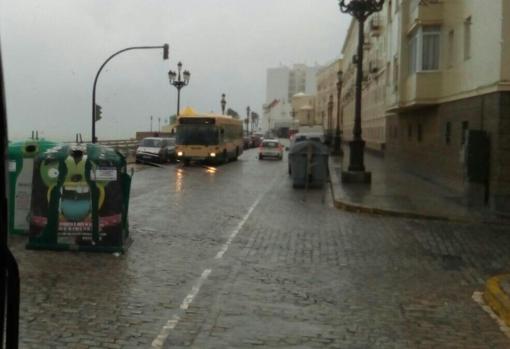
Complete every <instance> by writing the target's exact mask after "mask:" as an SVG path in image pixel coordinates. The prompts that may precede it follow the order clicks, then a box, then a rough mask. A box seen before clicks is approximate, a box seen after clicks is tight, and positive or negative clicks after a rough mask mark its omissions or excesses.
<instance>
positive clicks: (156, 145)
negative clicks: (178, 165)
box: [136, 137, 177, 163]
mask: <svg viewBox="0 0 510 349" xmlns="http://www.w3.org/2000/svg"><path fill="white" fill-rule="evenodd" d="M176 159H177V157H176V154H175V138H163V137H147V138H144V139H142V141H141V142H140V145H139V146H138V148H137V149H136V162H137V163H142V162H160V163H163V162H168V161H172V162H175V161H176Z"/></svg>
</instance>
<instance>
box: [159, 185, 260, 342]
mask: <svg viewBox="0 0 510 349" xmlns="http://www.w3.org/2000/svg"><path fill="white" fill-rule="evenodd" d="M265 194H266V192H264V193H263V194H262V195H260V196H259V197H258V198H257V200H255V202H254V203H253V204H252V205H251V206H250V208H249V209H248V212H246V214H245V215H244V217H243V218H242V219H241V221H240V222H239V223H238V224H237V226H236V227H235V229H234V230H233V231H232V233H231V234H230V236H229V237H228V239H227V241H226V242H225V243H224V244H223V245H222V246H221V249H220V250H219V251H218V253H217V254H216V256H215V257H214V259H221V258H223V255H224V254H225V252H227V250H228V248H229V247H230V245H231V244H232V241H234V239H235V237H236V236H237V234H239V232H240V231H241V229H242V228H243V226H244V224H245V223H246V221H247V220H248V218H250V216H251V214H252V213H253V210H254V209H255V207H257V205H258V204H259V202H260V200H262V198H263V197H264V195H265ZM211 272H212V269H210V268H209V269H205V270H204V271H203V272H202V275H201V276H200V277H199V278H198V280H197V282H196V283H195V284H194V285H193V287H192V288H191V291H190V293H188V295H187V296H186V297H185V298H184V300H183V301H182V303H181V305H180V307H179V309H180V310H181V311H186V310H187V309H188V307H189V305H190V304H191V303H192V302H193V299H194V298H195V297H196V295H197V294H198V292H199V291H200V288H201V287H202V285H203V283H204V282H205V280H207V278H208V277H209V275H210V274H211ZM180 320H181V315H178V314H176V315H174V316H173V317H172V318H171V319H170V320H168V321H167V323H166V324H165V326H163V328H162V329H161V331H160V333H159V334H158V336H157V337H156V339H154V340H153V341H152V348H158V349H160V348H163V344H164V343H165V341H166V339H167V338H168V336H169V335H170V332H171V331H172V330H173V329H174V328H175V327H176V326H177V324H178V323H179V321H180Z"/></svg>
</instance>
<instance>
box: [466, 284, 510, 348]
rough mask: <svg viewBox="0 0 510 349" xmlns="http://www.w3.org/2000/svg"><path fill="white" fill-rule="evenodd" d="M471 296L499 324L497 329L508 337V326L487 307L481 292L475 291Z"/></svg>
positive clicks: (509, 328) (509, 331) (509, 332)
mask: <svg viewBox="0 0 510 349" xmlns="http://www.w3.org/2000/svg"><path fill="white" fill-rule="evenodd" d="M471 298H473V300H474V301H475V302H476V303H478V305H480V306H481V307H482V309H483V310H484V311H485V312H486V313H488V314H489V316H490V317H491V318H493V319H494V320H496V322H497V323H498V325H499V329H500V330H501V332H503V333H504V334H505V336H507V337H508V338H510V327H508V326H507V325H506V324H505V322H504V321H503V320H501V319H500V318H499V316H498V315H496V313H495V312H494V311H493V310H492V309H491V307H489V306H488V305H487V303H485V301H484V300H483V292H480V291H476V292H474V293H473V296H472V297H471Z"/></svg>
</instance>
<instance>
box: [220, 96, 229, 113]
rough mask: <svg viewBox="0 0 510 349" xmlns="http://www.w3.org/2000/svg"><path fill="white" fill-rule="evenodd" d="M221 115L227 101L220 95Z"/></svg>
mask: <svg viewBox="0 0 510 349" xmlns="http://www.w3.org/2000/svg"><path fill="white" fill-rule="evenodd" d="M220 103H221V114H223V115H225V106H226V105H227V100H226V99H225V94H224V93H223V94H222V95H221V102H220Z"/></svg>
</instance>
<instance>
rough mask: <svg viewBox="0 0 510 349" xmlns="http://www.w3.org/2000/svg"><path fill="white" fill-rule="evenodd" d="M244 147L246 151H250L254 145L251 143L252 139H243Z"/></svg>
mask: <svg viewBox="0 0 510 349" xmlns="http://www.w3.org/2000/svg"><path fill="white" fill-rule="evenodd" d="M243 147H244V149H250V148H253V143H252V141H251V137H248V136H246V137H243Z"/></svg>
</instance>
